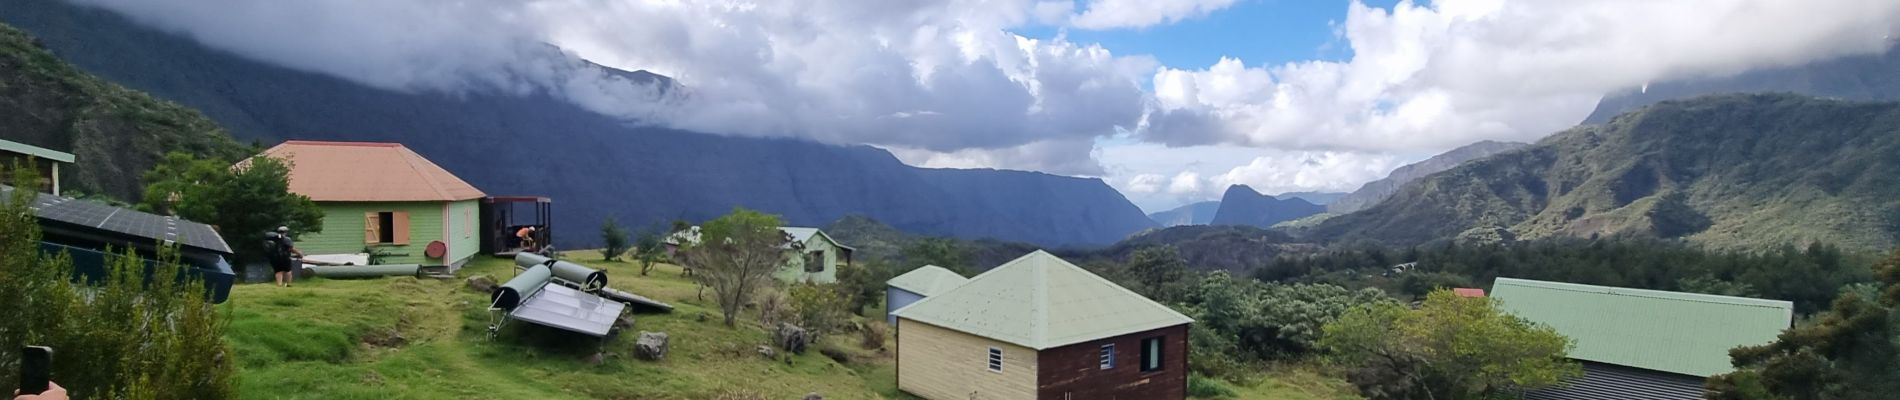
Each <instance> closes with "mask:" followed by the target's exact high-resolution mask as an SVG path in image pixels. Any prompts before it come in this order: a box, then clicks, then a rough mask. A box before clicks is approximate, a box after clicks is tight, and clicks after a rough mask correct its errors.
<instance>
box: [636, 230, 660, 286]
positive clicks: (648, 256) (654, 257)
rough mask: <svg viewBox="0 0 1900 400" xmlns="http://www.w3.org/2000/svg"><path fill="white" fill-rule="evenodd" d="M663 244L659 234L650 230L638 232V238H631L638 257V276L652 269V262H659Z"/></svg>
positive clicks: (644, 274)
mask: <svg viewBox="0 0 1900 400" xmlns="http://www.w3.org/2000/svg"><path fill="white" fill-rule="evenodd" d="M664 246H665V243H664V242H662V241H661V240H660V234H659V233H658V232H654V231H652V230H647V231H642V232H640V236H639V238H637V239H634V240H633V251H635V252H636V253H635V256H637V257H640V276H646V275H647V272H651V271H653V263H657V262H660V252H661V251H663V250H661V249H662V248H663V247H664Z"/></svg>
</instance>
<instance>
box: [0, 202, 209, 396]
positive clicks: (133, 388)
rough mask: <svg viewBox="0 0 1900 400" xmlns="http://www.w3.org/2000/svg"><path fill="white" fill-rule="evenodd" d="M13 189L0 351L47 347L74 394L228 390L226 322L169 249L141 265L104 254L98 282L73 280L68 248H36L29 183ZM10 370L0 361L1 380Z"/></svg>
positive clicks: (3, 229) (9, 377)
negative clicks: (87, 283)
mask: <svg viewBox="0 0 1900 400" xmlns="http://www.w3.org/2000/svg"><path fill="white" fill-rule="evenodd" d="M32 179H33V175H24V176H21V175H15V177H14V181H13V182H30V181H31V180H32ZM21 187H32V185H21ZM13 196H14V197H13V198H12V199H10V200H9V201H8V202H7V203H6V204H5V205H0V315H4V316H5V317H4V318H0V360H6V361H11V360H17V359H19V357H20V354H19V353H18V352H19V349H20V348H21V346H24V345H29V344H31V345H46V346H51V347H53V349H54V351H55V352H56V354H57V356H58V360H56V362H54V363H53V371H52V372H53V375H54V376H55V377H56V378H55V381H56V382H58V383H59V385H60V386H63V387H65V388H66V389H67V390H68V391H69V393H71V394H72V396H73V397H74V398H135V399H227V398H234V397H236V395H237V387H236V380H235V379H234V377H235V368H234V367H233V365H232V364H233V363H234V358H235V357H234V355H233V354H232V353H231V351H230V348H229V347H228V346H226V345H225V342H224V333H225V322H224V321H222V320H221V319H220V318H219V315H218V312H217V310H216V309H215V308H214V307H213V306H212V305H211V304H208V303H207V301H206V298H205V295H204V293H205V286H204V283H203V282H201V281H199V280H196V279H176V277H179V276H181V274H183V272H184V271H183V267H182V266H181V264H180V262H179V258H178V257H179V256H178V251H177V249H176V248H173V247H170V246H160V247H159V248H158V249H157V251H156V254H155V255H156V259H157V262H155V263H153V264H151V265H149V266H148V265H147V264H146V263H145V262H143V260H141V259H140V258H138V257H137V254H135V253H133V252H132V251H131V250H125V251H124V252H122V253H118V254H117V256H115V257H109V258H108V259H109V260H111V261H109V262H108V264H109V265H108V274H107V275H108V276H106V277H105V279H104V280H103V281H102V282H96V283H97V286H95V287H90V288H81V287H80V286H81V285H82V283H75V282H74V281H73V280H72V278H71V274H72V271H73V265H72V259H71V258H70V257H67V256H66V255H64V254H60V255H51V256H49V255H46V254H43V253H41V252H40V249H39V241H40V231H39V226H38V223H37V221H36V220H35V218H34V216H33V214H32V212H31V210H29V209H27V208H26V207H27V205H29V204H31V199H32V197H30V196H32V193H31V191H28V190H17V191H14V193H13ZM82 290H83V291H85V292H86V293H84V294H82V293H81V291H82ZM18 373H19V371H17V370H16V369H14V368H0V381H4V382H17V381H18V379H19V376H18Z"/></svg>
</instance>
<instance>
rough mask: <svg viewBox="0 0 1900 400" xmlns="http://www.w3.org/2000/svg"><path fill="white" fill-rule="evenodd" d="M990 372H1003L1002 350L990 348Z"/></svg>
mask: <svg viewBox="0 0 1900 400" xmlns="http://www.w3.org/2000/svg"><path fill="white" fill-rule="evenodd" d="M990 372H1003V349H999V348H995V347H991V348H990Z"/></svg>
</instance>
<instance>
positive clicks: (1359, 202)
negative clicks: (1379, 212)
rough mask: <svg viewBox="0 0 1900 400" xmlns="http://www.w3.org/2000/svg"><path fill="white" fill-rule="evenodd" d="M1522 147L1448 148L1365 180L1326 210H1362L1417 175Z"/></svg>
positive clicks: (1508, 144) (1488, 144)
mask: <svg viewBox="0 0 1900 400" xmlns="http://www.w3.org/2000/svg"><path fill="white" fill-rule="evenodd" d="M1524 146H1529V145H1527V144H1523V143H1515V142H1494V141H1489V140H1486V141H1482V142H1477V143H1472V144H1468V145H1464V146H1461V147H1458V148H1456V149H1451V150H1450V151H1446V152H1444V153H1441V154H1439V155H1435V156H1432V157H1431V158H1427V159H1425V160H1424V161H1419V162H1415V163H1411V164H1406V165H1405V166H1402V167H1399V168H1398V169H1394V170H1392V173H1391V174H1387V175H1386V176H1385V178H1382V179H1379V180H1376V181H1372V182H1366V184H1365V185H1361V186H1359V190H1354V191H1352V193H1349V194H1346V195H1345V196H1342V197H1340V198H1339V199H1337V200H1335V201H1333V202H1332V203H1329V204H1326V211H1327V212H1331V213H1335V214H1344V213H1349V212H1353V211H1359V210H1364V209H1366V208H1369V207H1372V206H1374V205H1378V204H1379V202H1381V201H1385V199H1386V198H1387V197H1392V194H1393V193H1397V192H1398V191H1399V188H1401V187H1404V186H1405V184H1407V183H1412V181H1415V180H1418V179H1419V178H1424V177H1426V176H1427V175H1431V174H1435V173H1438V171H1444V170H1448V169H1451V168H1452V167H1456V166H1458V165H1460V164H1464V163H1465V162H1466V161H1471V160H1476V159H1480V158H1485V157H1490V156H1491V155H1492V154H1498V153H1503V152H1506V151H1511V150H1517V149H1521V148H1524Z"/></svg>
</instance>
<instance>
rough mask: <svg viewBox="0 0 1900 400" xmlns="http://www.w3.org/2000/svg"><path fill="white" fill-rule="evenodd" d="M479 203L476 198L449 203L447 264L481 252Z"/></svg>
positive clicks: (446, 241) (459, 261)
mask: <svg viewBox="0 0 1900 400" xmlns="http://www.w3.org/2000/svg"><path fill="white" fill-rule="evenodd" d="M480 208H481V204H480V201H478V200H462V201H458V202H454V203H449V215H448V218H449V231H448V232H449V240H444V241H443V242H445V243H448V244H449V256H448V263H449V264H457V263H461V262H464V261H467V260H468V259H469V258H470V257H474V256H475V254H477V253H480V252H481V250H482V249H481V247H482V241H481V234H482V233H481V232H478V231H479V230H481V226H480V225H479V222H480V220H477V219H476V218H481V211H480Z"/></svg>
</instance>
